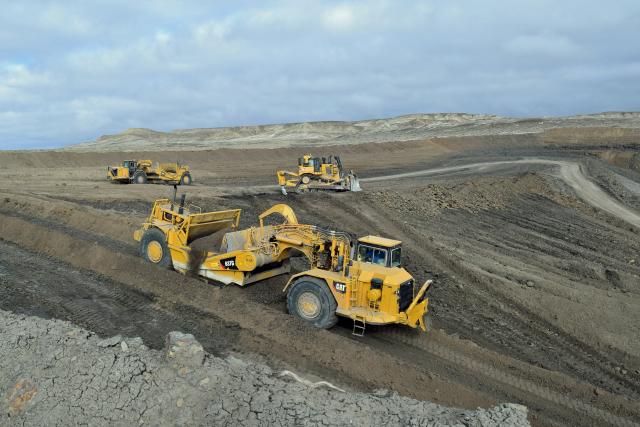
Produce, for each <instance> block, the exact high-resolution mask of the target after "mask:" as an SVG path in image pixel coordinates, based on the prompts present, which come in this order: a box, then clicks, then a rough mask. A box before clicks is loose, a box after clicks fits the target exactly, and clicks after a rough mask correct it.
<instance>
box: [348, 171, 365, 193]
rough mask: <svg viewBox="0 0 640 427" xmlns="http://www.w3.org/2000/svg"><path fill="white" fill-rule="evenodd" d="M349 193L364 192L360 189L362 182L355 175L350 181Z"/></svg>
mask: <svg viewBox="0 0 640 427" xmlns="http://www.w3.org/2000/svg"><path fill="white" fill-rule="evenodd" d="M349 191H362V187H360V180H359V179H358V178H356V177H355V175H352V176H351V179H350V180H349Z"/></svg>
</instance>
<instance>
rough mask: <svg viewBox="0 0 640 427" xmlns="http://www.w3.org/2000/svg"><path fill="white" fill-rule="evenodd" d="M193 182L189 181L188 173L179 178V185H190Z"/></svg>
mask: <svg viewBox="0 0 640 427" xmlns="http://www.w3.org/2000/svg"><path fill="white" fill-rule="evenodd" d="M192 182H193V180H192V179H191V174H190V173H189V172H185V173H184V174H183V175H182V178H180V185H191V183H192Z"/></svg>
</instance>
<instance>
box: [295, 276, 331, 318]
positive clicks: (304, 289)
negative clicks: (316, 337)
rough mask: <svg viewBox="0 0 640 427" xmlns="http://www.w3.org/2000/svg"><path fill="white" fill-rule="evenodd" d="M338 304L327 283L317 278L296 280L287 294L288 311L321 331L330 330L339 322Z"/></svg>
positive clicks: (305, 277) (306, 277)
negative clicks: (337, 314)
mask: <svg viewBox="0 0 640 427" xmlns="http://www.w3.org/2000/svg"><path fill="white" fill-rule="evenodd" d="M337 308H338V304H337V303H336V300H335V298H334V297H333V294H332V293H331V291H330V290H329V287H328V286H327V283H326V282H325V281H323V280H320V279H316V278H315V277H309V276H304V277H300V278H298V279H296V280H295V281H294V282H293V283H292V284H291V286H290V287H289V291H288V292H287V310H288V311H289V313H290V314H293V315H294V316H297V317H299V318H300V319H302V320H304V321H306V322H309V323H312V324H313V326H315V327H316V328H320V329H329V328H331V327H332V326H333V325H335V324H336V322H337V321H338V316H336V309H337Z"/></svg>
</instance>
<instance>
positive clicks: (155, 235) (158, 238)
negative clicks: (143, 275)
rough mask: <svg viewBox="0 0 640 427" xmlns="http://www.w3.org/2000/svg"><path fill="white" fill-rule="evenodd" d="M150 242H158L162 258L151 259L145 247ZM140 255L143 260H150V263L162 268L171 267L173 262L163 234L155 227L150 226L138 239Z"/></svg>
mask: <svg viewBox="0 0 640 427" xmlns="http://www.w3.org/2000/svg"><path fill="white" fill-rule="evenodd" d="M151 242H158V243H159V244H160V246H161V247H162V258H161V259H160V261H158V262H154V261H152V260H151V259H150V258H149V256H148V252H147V248H148V246H149V244H150V243H151ZM140 255H141V256H142V258H144V259H145V261H147V262H150V263H151V264H155V265H158V266H160V267H164V268H171V267H172V266H173V262H172V261H171V252H169V246H168V245H167V241H166V238H165V235H164V233H163V232H162V231H160V230H158V229H157V228H150V229H148V230H147V231H145V232H144V234H143V235H142V239H140Z"/></svg>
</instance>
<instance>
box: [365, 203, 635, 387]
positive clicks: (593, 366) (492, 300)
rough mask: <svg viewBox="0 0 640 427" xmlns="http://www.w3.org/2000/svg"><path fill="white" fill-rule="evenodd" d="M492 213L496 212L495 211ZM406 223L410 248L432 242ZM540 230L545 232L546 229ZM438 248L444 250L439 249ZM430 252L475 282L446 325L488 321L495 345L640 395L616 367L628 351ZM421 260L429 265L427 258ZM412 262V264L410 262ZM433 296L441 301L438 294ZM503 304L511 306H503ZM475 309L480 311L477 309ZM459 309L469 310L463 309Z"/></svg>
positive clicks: (503, 217) (503, 219) (505, 219)
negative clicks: (544, 314) (601, 346)
mask: <svg viewBox="0 0 640 427" xmlns="http://www.w3.org/2000/svg"><path fill="white" fill-rule="evenodd" d="M535 206H536V207H538V208H540V205H539V200H535ZM533 207H534V206H531V205H529V204H527V203H525V204H524V205H523V206H522V207H520V208H519V209H517V211H516V212H512V213H511V214H510V215H508V214H502V213H498V214H497V215H498V216H499V217H500V218H499V220H498V221H497V223H499V224H501V227H502V229H503V230H504V228H505V224H508V223H509V221H513V220H514V218H515V219H516V222H519V221H520V220H521V218H523V217H525V216H524V215H522V213H523V212H527V211H531V210H532V209H533ZM362 209H366V207H362ZM369 209H371V207H369ZM376 212H377V214H378V215H377V216H378V217H385V218H384V220H385V221H388V222H395V220H393V219H392V218H390V217H388V216H385V214H384V213H383V212H381V211H380V210H378V211H376ZM490 214H491V215H495V213H493V212H492V213H490ZM545 218H546V217H545ZM552 221H553V219H552ZM487 222H490V221H488V220H487V218H486V217H482V218H480V219H479V220H478V222H477V223H472V222H470V216H468V215H465V216H464V220H463V219H461V218H457V219H455V220H452V221H451V225H452V226H453V224H457V225H458V227H460V224H465V223H466V225H467V227H468V228H469V231H470V230H471V229H473V228H476V229H477V228H479V227H480V225H481V224H486V223H487ZM406 227H407V226H406V225H404V224H402V225H399V224H397V223H396V227H395V228H396V229H398V230H403V229H405V230H407V232H405V233H403V234H404V235H403V236H402V240H403V241H405V242H412V241H414V242H415V243H414V244H411V245H410V248H411V249H410V250H416V251H418V253H419V252H420V251H424V248H429V247H430V246H432V245H431V244H430V241H429V240H428V239H426V238H424V236H423V233H421V232H420V231H421V230H419V229H415V228H413V227H411V228H409V229H407V228H406ZM528 227H531V223H530V221H529V220H527V219H525V224H523V225H522V228H523V229H525V230H526V229H528ZM384 229H385V230H388V229H389V227H388V226H385V227H384ZM540 231H541V232H544V231H543V230H540ZM504 234H512V233H504ZM468 235H471V234H468ZM500 237H501V235H498V236H496V240H498V241H500V240H501V239H500ZM439 253H440V254H441V255H438V254H439ZM429 258H431V259H433V258H436V259H437V258H440V259H439V260H438V261H440V262H439V263H438V264H439V266H438V269H443V270H445V271H447V270H448V271H449V272H450V273H454V274H456V275H457V276H458V277H463V278H466V279H467V280H468V281H469V282H470V283H468V284H469V285H470V286H467V287H466V288H465V289H468V288H471V289H470V290H471V291H472V292H473V305H471V304H470V305H468V306H466V307H465V306H461V307H459V309H458V310H457V313H456V312H453V313H452V312H449V315H452V317H451V319H450V321H449V322H446V324H445V325H444V326H447V324H448V325H456V330H457V331H460V327H459V325H461V324H463V325H465V326H468V327H471V326H472V325H474V326H475V327H476V328H477V327H478V325H484V326H481V328H480V330H479V331H480V332H481V333H482V335H483V337H484V338H485V340H487V341H489V342H490V343H492V344H493V346H492V347H493V348H494V349H496V350H499V351H501V352H503V353H506V354H509V355H512V356H515V357H518V358H519V359H521V360H523V361H525V362H529V363H534V364H540V365H542V364H544V365H545V366H547V367H548V368H551V369H553V370H558V371H560V372H564V373H567V374H569V375H571V376H572V377H574V378H576V379H579V380H587V381H589V382H590V383H592V384H595V385H598V386H600V387H602V388H604V389H606V390H608V391H611V392H614V393H618V394H623V395H626V396H628V397H638V396H640V381H639V380H634V379H633V378H632V377H629V376H623V375H622V374H619V373H616V371H615V367H616V366H619V364H620V358H622V357H624V356H623V355H620V354H618V355H616V356H618V357H615V358H614V357H611V356H609V355H608V354H606V353H602V352H601V351H599V350H598V349H596V348H593V347H592V346H589V345H588V344H586V343H584V342H582V341H580V340H578V339H576V338H575V337H574V336H571V335H569V334H567V333H565V332H564V331H563V330H561V329H559V328H557V327H556V326H554V325H553V324H551V323H549V322H548V321H547V320H545V319H544V318H541V317H540V316H538V315H537V314H536V313H535V312H533V311H531V310H529V309H527V308H526V307H524V306H522V305H521V304H519V303H518V302H517V301H515V300H513V299H512V298H510V297H509V296H507V295H505V294H504V293H502V292H499V291H496V287H495V286H492V287H490V288H486V282H487V280H491V279H490V278H489V277H483V276H481V275H479V274H478V272H476V271H473V270H470V269H467V268H465V267H464V266H463V265H462V264H461V263H459V262H451V260H450V259H448V257H447V255H446V254H445V255H442V253H441V252H439V251H436V250H434V251H432V252H431V254H430V256H429ZM420 264H422V265H425V264H424V263H420ZM420 264H419V265H420ZM419 265H416V266H415V268H418V266H419ZM409 268H410V269H411V266H409ZM498 289H499V287H498ZM434 302H435V303H436V304H437V300H436V301H434ZM463 302H464V301H463ZM500 305H502V307H505V308H507V309H501V308H500ZM478 307H485V308H486V309H487V312H485V313H484V314H483V313H482V312H481V311H479V310H477V309H478ZM474 311H478V312H477V313H474ZM460 313H463V314H464V315H459V314H460ZM489 319H499V320H498V322H495V321H489V322H487V320H489ZM465 336H467V337H468V338H469V339H472V340H476V339H477V336H473V335H470V334H469V333H468V331H467V332H466V333H465ZM531 343H534V344H535V347H534V348H537V349H539V350H538V351H535V349H534V348H532V346H531ZM554 360H555V361H557V364H550V363H549V362H550V361H554Z"/></svg>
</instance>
